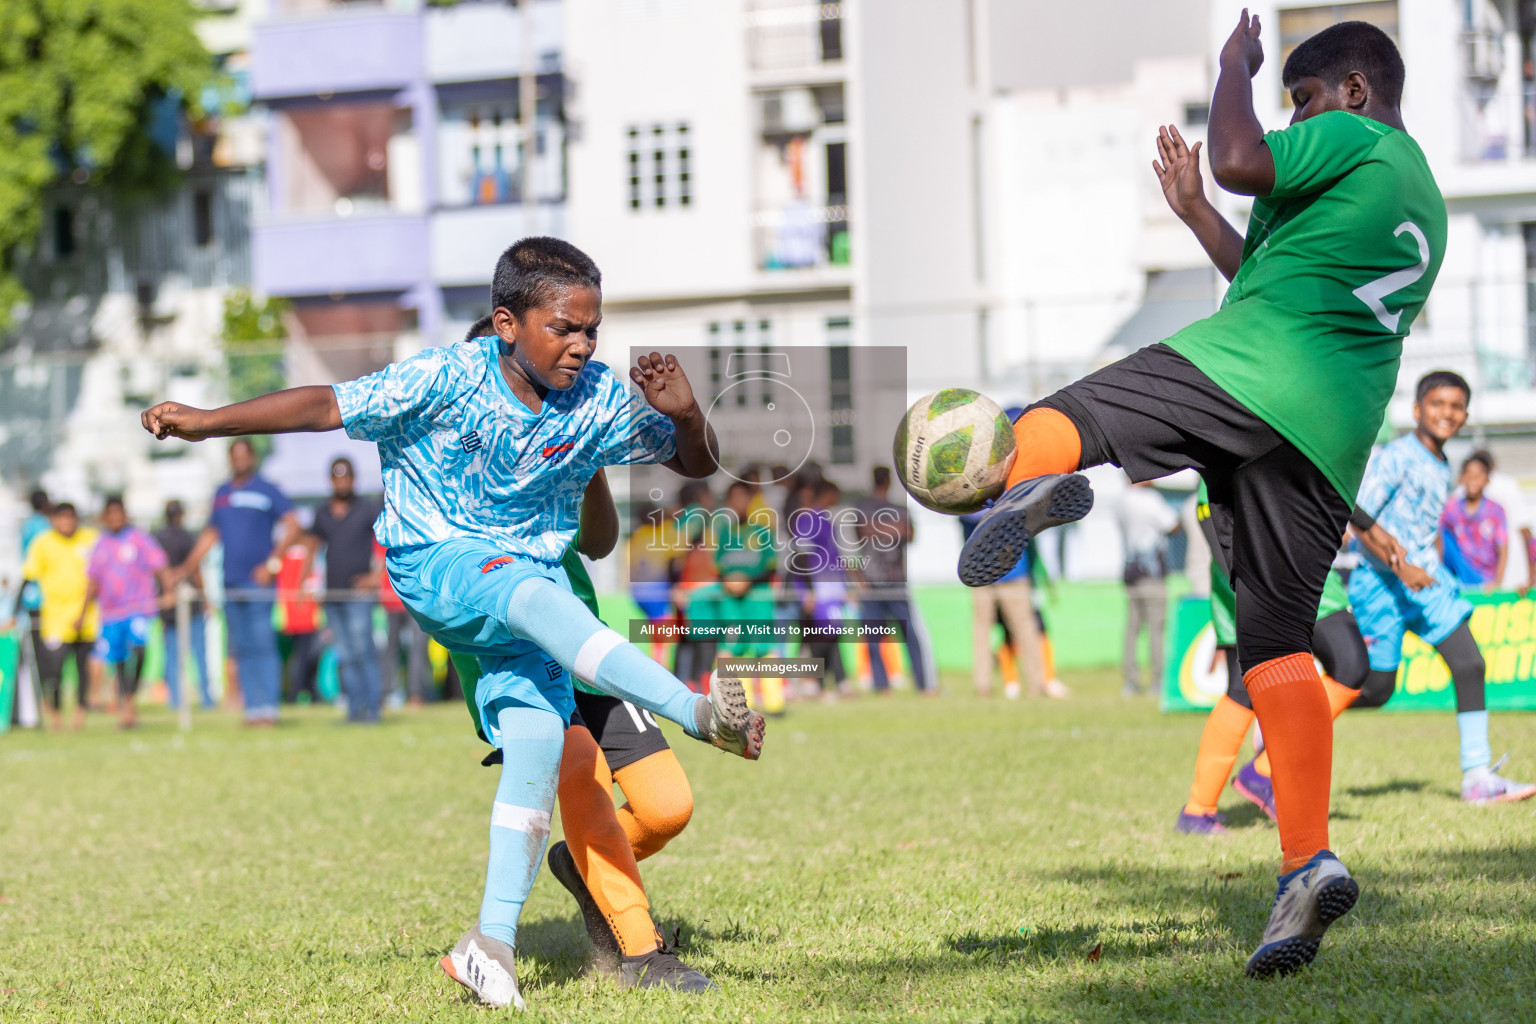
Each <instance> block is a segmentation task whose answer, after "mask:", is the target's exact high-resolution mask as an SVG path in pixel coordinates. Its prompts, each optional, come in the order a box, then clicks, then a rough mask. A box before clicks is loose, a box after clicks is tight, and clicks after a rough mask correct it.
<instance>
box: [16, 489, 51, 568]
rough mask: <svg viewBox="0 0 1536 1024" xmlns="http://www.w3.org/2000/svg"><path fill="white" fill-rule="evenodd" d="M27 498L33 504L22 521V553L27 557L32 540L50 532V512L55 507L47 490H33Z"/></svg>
mask: <svg viewBox="0 0 1536 1024" xmlns="http://www.w3.org/2000/svg"><path fill="white" fill-rule="evenodd" d="M27 500H28V502H29V503H30V504H31V506H32V511H31V512H29V513H28V514H27V518H25V519H23V520H22V521H21V554H22V557H23V558H25V557H26V554H27V548H29V547H31V546H32V542H33V541H34V540H36V539H37V538H38V537H40V536H42V535H43V534H44V533H47V532H48V528H49V526H50V523H49V519H48V513H49V511H50V510H51V509H52V507H53V506H52V504H51V503H50V502H49V501H48V492H47V491H41V490H39V491H33V492H32V493H31V494H30V495H29V496H28V498H27Z"/></svg>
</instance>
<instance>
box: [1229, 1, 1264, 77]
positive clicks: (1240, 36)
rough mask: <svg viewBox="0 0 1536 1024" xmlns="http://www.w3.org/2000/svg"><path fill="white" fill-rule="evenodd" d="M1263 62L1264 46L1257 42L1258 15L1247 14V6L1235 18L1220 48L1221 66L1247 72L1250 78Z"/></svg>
mask: <svg viewBox="0 0 1536 1024" xmlns="http://www.w3.org/2000/svg"><path fill="white" fill-rule="evenodd" d="M1263 63H1264V46H1263V44H1262V43H1260V42H1259V16H1258V15H1257V14H1255V15H1253V16H1252V17H1249V16H1248V8H1246V7H1244V8H1243V13H1242V14H1241V15H1240V16H1239V17H1238V19H1237V27H1236V28H1234V29H1233V30H1232V34H1231V35H1230V36H1228V37H1227V41H1226V43H1225V44H1224V45H1223V46H1222V48H1221V66H1222V67H1223V68H1235V69H1240V70H1242V71H1245V72H1247V74H1248V77H1249V78H1252V77H1253V76H1254V75H1256V74H1258V73H1259V67H1260V66H1261V65H1262V64H1263Z"/></svg>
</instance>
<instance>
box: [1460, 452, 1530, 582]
mask: <svg viewBox="0 0 1536 1024" xmlns="http://www.w3.org/2000/svg"><path fill="white" fill-rule="evenodd" d="M1472 454H1473V455H1474V456H1477V457H1479V458H1481V459H1482V461H1483V464H1484V465H1486V466H1487V467H1488V486H1487V487H1485V488H1484V489H1483V496H1484V497H1485V498H1487V499H1488V500H1489V501H1492V502H1493V503H1494V504H1496V505H1498V506H1499V507H1500V508H1502V509H1503V510H1504V520H1505V524H1506V528H1507V530H1508V532H1509V543H1510V546H1511V547H1513V546H1515V545H1519V548H1520V550H1523V551H1525V552H1526V556H1525V558H1524V559H1523V560H1524V561H1525V563H1526V566H1525V567H1526V570H1527V572H1526V577H1525V582H1524V585H1523V590H1524V591H1529V590H1530V587H1531V585H1532V584H1536V548H1533V547H1531V543H1532V537H1531V527H1532V525H1533V524H1536V520H1533V518H1532V517H1533V510H1532V509H1531V508H1530V506H1529V505H1528V504H1527V502H1526V500H1525V493H1524V492H1523V491H1521V489H1520V482H1519V481H1518V480H1516V479H1515V478H1514V477H1512V476H1510V475H1509V474H1508V473H1501V472H1499V464H1498V462H1497V461H1495V459H1494V457H1493V452H1491V451H1489V450H1488V449H1486V448H1480V449H1478V450H1477V451H1475V452H1473V453H1472ZM1514 557H1515V558H1516V559H1520V558H1521V554H1520V551H1519V550H1517V551H1516V552H1515V555H1514ZM1507 561H1508V560H1507V559H1506V563H1507ZM1517 564H1518V562H1517ZM1507 568H1508V566H1507V564H1506V570H1507ZM1514 575H1515V577H1516V578H1515V579H1510V578H1508V577H1501V578H1500V579H1499V581H1498V583H1496V584H1495V586H1496V587H1502V586H1505V585H1506V584H1507V585H1509V586H1510V588H1511V589H1520V588H1521V584H1520V583H1518V582H1517V579H1518V575H1519V574H1518V572H1516V573H1515V574H1514Z"/></svg>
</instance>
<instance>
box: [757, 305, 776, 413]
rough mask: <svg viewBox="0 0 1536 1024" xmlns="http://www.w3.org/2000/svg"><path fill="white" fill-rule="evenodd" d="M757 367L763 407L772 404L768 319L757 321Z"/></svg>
mask: <svg viewBox="0 0 1536 1024" xmlns="http://www.w3.org/2000/svg"><path fill="white" fill-rule="evenodd" d="M757 367H758V371H759V372H760V373H761V374H762V376H761V377H760V378H759V379H760V380H761V381H762V388H763V392H762V394H763V407H764V408H767V407H768V406H771V405H772V404H773V376H772V374H773V372H774V370H773V323H772V321H769V320H759V321H758V322H757Z"/></svg>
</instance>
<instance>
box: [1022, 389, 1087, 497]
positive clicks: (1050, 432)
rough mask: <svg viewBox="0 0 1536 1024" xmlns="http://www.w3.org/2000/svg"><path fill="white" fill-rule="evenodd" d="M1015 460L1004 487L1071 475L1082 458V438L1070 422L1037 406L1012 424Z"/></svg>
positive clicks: (1053, 411) (1052, 411) (1056, 413)
mask: <svg viewBox="0 0 1536 1024" xmlns="http://www.w3.org/2000/svg"><path fill="white" fill-rule="evenodd" d="M1013 436H1014V439H1015V440H1016V441H1018V443H1019V454H1018V457H1017V458H1015V459H1014V461H1013V469H1012V470H1010V471H1009V473H1008V486H1009V487H1012V486H1013V485H1014V484H1017V483H1022V482H1023V481H1025V480H1033V479H1034V478H1035V477H1037V476H1045V475H1046V474H1048V473H1075V472H1077V464H1078V463H1079V462H1081V461H1082V459H1083V439H1082V438H1081V437H1079V436H1078V435H1077V427H1075V426H1073V425H1072V421H1071V420H1069V419H1067V417H1066V416H1064V415H1063V414H1061V413H1059V412H1057V411H1056V410H1055V409H1051V408H1048V407H1046V406H1041V407H1040V408H1038V409H1031V410H1030V411H1029V412H1027V413H1025V414H1024V415H1023V416H1020V417H1019V418H1018V420H1017V421H1016V422H1015V423H1014V425H1013Z"/></svg>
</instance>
